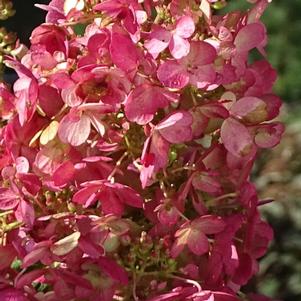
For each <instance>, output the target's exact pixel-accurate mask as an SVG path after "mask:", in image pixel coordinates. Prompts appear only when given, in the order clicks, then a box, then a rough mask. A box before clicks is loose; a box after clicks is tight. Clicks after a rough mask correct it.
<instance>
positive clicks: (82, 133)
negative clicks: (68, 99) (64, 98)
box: [58, 112, 91, 146]
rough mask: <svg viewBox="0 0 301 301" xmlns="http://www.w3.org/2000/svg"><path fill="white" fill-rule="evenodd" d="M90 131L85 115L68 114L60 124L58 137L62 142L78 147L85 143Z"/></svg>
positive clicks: (89, 123)
mask: <svg viewBox="0 0 301 301" xmlns="http://www.w3.org/2000/svg"><path fill="white" fill-rule="evenodd" d="M90 130H91V122H90V119H89V117H88V116H87V115H85V114H81V113H80V112H77V113H75V114H72V113H69V114H68V115H66V116H65V117H64V118H63V119H62V120H61V122H60V125H59V129H58V135H59V138H60V139H61V140H62V142H64V143H70V144H71V145H73V146H78V145H81V144H83V143H85V142H86V140H87V139H88V137H89V134H90Z"/></svg>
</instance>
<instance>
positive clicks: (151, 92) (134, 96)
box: [125, 84, 177, 125]
mask: <svg viewBox="0 0 301 301" xmlns="http://www.w3.org/2000/svg"><path fill="white" fill-rule="evenodd" d="M176 100H177V95H176V94H174V93H172V92H169V91H167V90H165V89H163V88H160V87H153V86H151V85H148V84H144V85H141V86H138V87H137V88H135V89H134V90H133V91H132V92H131V93H130V95H129V96H128V98H127V100H126V103H125V115H126V117H127V118H128V119H129V120H130V121H134V122H136V123H138V124H141V125H143V124H146V123H148V122H150V121H151V120H152V119H153V117H154V114H155V113H156V112H157V110H158V109H160V108H164V107H166V106H168V105H169V104H170V102H171V101H176Z"/></svg>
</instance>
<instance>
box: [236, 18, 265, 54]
mask: <svg viewBox="0 0 301 301" xmlns="http://www.w3.org/2000/svg"><path fill="white" fill-rule="evenodd" d="M265 37H266V33H265V27H264V25H263V24H262V23H251V24H248V25H246V26H245V27H243V28H242V29H241V30H240V31H239V32H238V34H237V35H236V37H235V40H234V45H235V46H236V48H237V50H238V51H240V52H245V51H249V50H251V49H253V48H255V47H258V46H260V44H261V43H262V42H263V41H264V40H265Z"/></svg>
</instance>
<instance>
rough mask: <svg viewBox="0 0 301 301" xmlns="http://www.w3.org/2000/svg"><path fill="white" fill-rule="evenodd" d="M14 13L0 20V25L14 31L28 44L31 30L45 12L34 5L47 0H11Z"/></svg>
mask: <svg viewBox="0 0 301 301" xmlns="http://www.w3.org/2000/svg"><path fill="white" fill-rule="evenodd" d="M12 2H13V6H14V9H15V11H16V13H15V15H14V16H13V17H11V18H9V19H7V20H5V21H0V26H1V27H3V26H4V27H6V29H8V30H9V31H13V32H16V33H17V34H18V38H19V39H20V41H21V42H22V43H23V44H25V45H27V46H29V37H30V35H31V32H32V30H33V29H34V28H35V27H37V26H38V25H39V24H41V23H43V22H44V19H45V16H46V12H45V11H43V10H41V9H39V8H37V7H35V6H34V5H35V4H36V3H41V4H48V3H49V0H13V1H12Z"/></svg>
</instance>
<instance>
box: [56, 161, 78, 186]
mask: <svg viewBox="0 0 301 301" xmlns="http://www.w3.org/2000/svg"><path fill="white" fill-rule="evenodd" d="M74 174H75V168H74V165H73V163H72V162H71V161H69V160H68V161H65V162H63V163H62V164H61V165H59V166H58V167H57V169H56V170H55V172H54V173H53V176H52V178H53V181H54V185H56V186H62V185H65V184H67V183H69V182H70V181H72V179H73V177H74Z"/></svg>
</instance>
